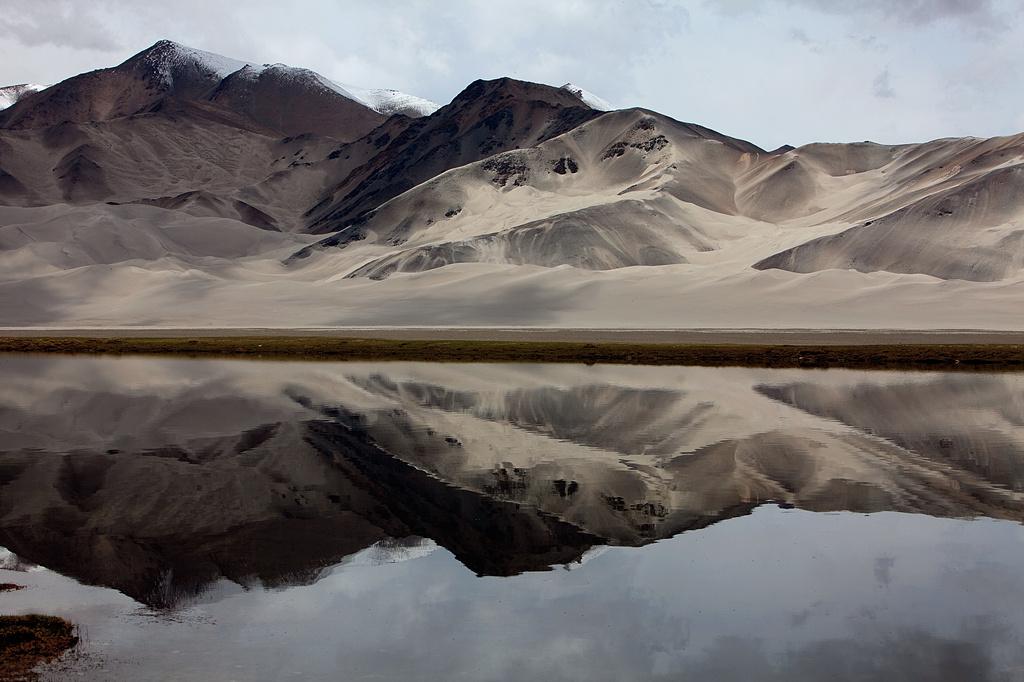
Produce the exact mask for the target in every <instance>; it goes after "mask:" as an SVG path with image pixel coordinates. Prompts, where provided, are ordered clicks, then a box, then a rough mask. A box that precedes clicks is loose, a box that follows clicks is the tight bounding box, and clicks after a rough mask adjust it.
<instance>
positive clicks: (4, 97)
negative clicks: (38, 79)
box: [0, 83, 50, 111]
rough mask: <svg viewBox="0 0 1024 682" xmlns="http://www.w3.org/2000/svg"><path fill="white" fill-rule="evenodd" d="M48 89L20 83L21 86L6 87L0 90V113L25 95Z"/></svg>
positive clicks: (45, 86) (42, 86) (43, 86)
mask: <svg viewBox="0 0 1024 682" xmlns="http://www.w3.org/2000/svg"><path fill="white" fill-rule="evenodd" d="M48 87H50V86H48V85H37V84H35V83H22V84H21V85H8V86H6V87H2V88H0V111H2V110H4V109H6V108H7V107H9V106H11V105H12V104H14V103H15V102H17V101H18V100H19V99H21V98H22V97H24V96H25V95H28V94H31V93H33V92H39V91H40V90H45V89H46V88H48Z"/></svg>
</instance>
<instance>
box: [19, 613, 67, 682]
mask: <svg viewBox="0 0 1024 682" xmlns="http://www.w3.org/2000/svg"><path fill="white" fill-rule="evenodd" d="M77 643H78V637H77V635H76V634H75V626H74V625H72V624H71V623H69V622H68V621H66V620H64V619H63V618H57V617H56V616H42V615H39V614H37V613H30V614H28V615H25V616H0V679H2V680H32V679H35V675H34V674H33V673H32V668H34V667H35V666H36V665H38V664H39V663H42V662H43V661H46V660H49V659H52V658H55V657H57V656H59V655H60V654H62V653H63V652H64V651H65V650H66V649H69V648H71V647H73V646H74V645H75V644H77Z"/></svg>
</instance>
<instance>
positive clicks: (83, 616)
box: [0, 355, 1024, 680]
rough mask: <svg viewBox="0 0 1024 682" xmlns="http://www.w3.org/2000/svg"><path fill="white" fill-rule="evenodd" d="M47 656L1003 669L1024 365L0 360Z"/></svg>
mask: <svg viewBox="0 0 1024 682" xmlns="http://www.w3.org/2000/svg"><path fill="white" fill-rule="evenodd" d="M0 376H3V377H4V381H3V383H2V384H0V545H2V546H3V547H5V548H6V549H5V550H0V582H13V583H18V584H22V585H25V586H27V588H28V589H24V590H20V591H18V592H13V593H5V594H3V595H0V612H2V613H27V612H44V613H51V614H55V615H60V616H63V617H66V618H68V619H70V620H72V621H74V622H76V623H78V624H79V625H80V626H81V628H82V631H83V634H84V644H83V645H82V647H81V648H80V650H79V651H78V652H77V654H76V655H75V656H73V657H71V658H70V659H69V660H68V661H66V662H65V664H64V666H63V667H62V668H61V669H60V670H59V671H53V672H51V673H49V675H50V676H51V678H53V679H61V678H63V677H68V676H75V677H76V678H77V679H114V680H130V679H213V680H276V679H337V680H358V679H385V680H387V679H391V680H451V679H469V680H513V679H514V680H524V679H531V680H532V679H537V680H542V679H543V680H583V679H586V680H634V679H636V680H648V679H651V680H680V679H707V680H749V679H755V678H756V679H762V680H817V679H838V680H890V679H922V680H924V679H929V680H966V679H975V680H1024V526H1022V525H1021V521H1022V519H1024V375H1020V374H1006V375H996V374H967V373H962V374H930V373H912V374H911V373H887V372H851V371H808V370H755V369H735V368H730V369H711V368H690V367H667V368H666V367H658V368H650V367H607V366H594V367H586V366H572V365H454V364H443V365H437V364H428V363H416V364H412V363H409V364H404V363H403V364H398V363H365V364H350V363H349V364H346V363H301V362H287V363H264V362H239V361H212V360H181V359H152V358H117V359H111V358H77V357H42V356H13V355H7V356H0Z"/></svg>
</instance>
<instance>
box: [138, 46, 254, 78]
mask: <svg viewBox="0 0 1024 682" xmlns="http://www.w3.org/2000/svg"><path fill="white" fill-rule="evenodd" d="M146 61H147V62H148V63H149V64H150V65H151V66H152V67H153V68H154V69H156V71H157V72H158V73H159V74H160V75H161V76H163V77H164V80H165V81H167V82H168V83H170V81H171V80H172V78H173V76H172V73H173V70H174V69H175V67H182V66H186V65H195V66H199V67H201V68H202V69H203V70H205V71H207V72H208V73H209V74H210V75H216V76H217V77H219V78H221V79H224V78H227V77H228V76H229V75H231V74H233V73H234V72H236V71H238V70H240V69H244V68H245V67H246V66H250V67H253V68H256V69H260V68H263V67H262V66H260V65H257V64H253V63H251V62H243V61H239V60H237V59H231V58H229V57H224V56H223V55H219V54H215V53H213V52H206V51H205V50H197V49H195V48H194V47H187V46H185V45H180V44H178V43H175V42H172V41H170V40H161V41H160V42H158V43H157V44H156V45H154V46H153V47H152V48H151V49H150V50H149V51H148V54H147V57H146Z"/></svg>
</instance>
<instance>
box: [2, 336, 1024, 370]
mask: <svg viewBox="0 0 1024 682" xmlns="http://www.w3.org/2000/svg"><path fill="white" fill-rule="evenodd" d="M0 352H8V353H63V354H79V353H81V354H100V355H150V354H154V355H172V356H173V355H180V356H188V357H241V358H264V359H272V360H282V359H302V360H394V361H398V360H401V361H429V362H563V363H564V362H569V363H588V364H597V363H601V364H633V365H698V366H711V367H714V366H742V367H846V368H857V369H874V368H878V369H914V368H917V369H960V370H977V369H990V370H1001V371H1005V370H1024V345H993V344H898V345H897V344H878V345H842V346H832V345H814V344H802V345H796V344H794V345H767V344H665V343H585V342H535V341H463V340H457V341H456V340H448V341H399V340H388V339H350V338H331V337H255V336H252V337H197V338H78V337H0Z"/></svg>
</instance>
